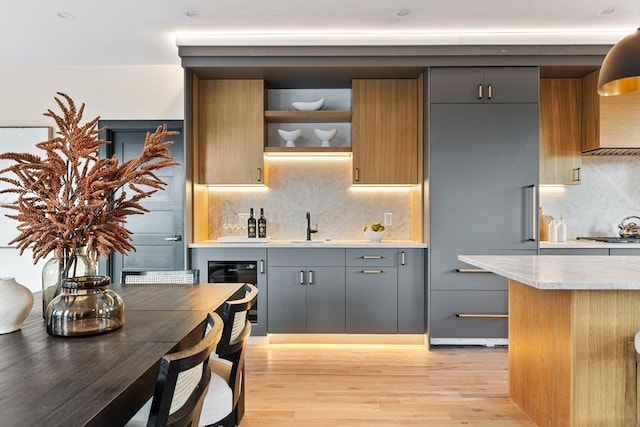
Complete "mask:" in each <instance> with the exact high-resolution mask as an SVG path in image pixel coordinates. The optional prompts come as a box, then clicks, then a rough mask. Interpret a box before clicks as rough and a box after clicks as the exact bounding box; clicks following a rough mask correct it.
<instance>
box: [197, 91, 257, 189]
mask: <svg viewBox="0 0 640 427" xmlns="http://www.w3.org/2000/svg"><path fill="white" fill-rule="evenodd" d="M194 85H196V86H197V87H196V88H194V94H197V98H195V97H194V119H195V120H194V142H195V146H196V147H197V149H196V150H195V153H196V155H197V157H198V160H197V164H198V171H199V173H198V175H197V176H198V178H199V182H200V183H202V184H222V185H225V184H266V182H265V179H266V177H267V174H266V171H265V164H264V156H263V148H264V141H265V122H264V107H265V84H264V80H197V81H196V82H195V83H194Z"/></svg>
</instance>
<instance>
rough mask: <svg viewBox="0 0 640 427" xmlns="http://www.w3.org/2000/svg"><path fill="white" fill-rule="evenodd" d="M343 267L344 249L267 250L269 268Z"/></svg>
mask: <svg viewBox="0 0 640 427" xmlns="http://www.w3.org/2000/svg"><path fill="white" fill-rule="evenodd" d="M271 266H279V267H296V266H307V267H310V266H317V267H344V249H337V248H295V249H288V248H286V249H269V267H271Z"/></svg>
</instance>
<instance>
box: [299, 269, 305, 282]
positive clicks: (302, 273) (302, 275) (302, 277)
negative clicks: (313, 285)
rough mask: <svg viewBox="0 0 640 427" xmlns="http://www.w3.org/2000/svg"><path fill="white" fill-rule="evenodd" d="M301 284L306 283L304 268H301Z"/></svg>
mask: <svg viewBox="0 0 640 427" xmlns="http://www.w3.org/2000/svg"><path fill="white" fill-rule="evenodd" d="M300 284H301V285H304V270H300Z"/></svg>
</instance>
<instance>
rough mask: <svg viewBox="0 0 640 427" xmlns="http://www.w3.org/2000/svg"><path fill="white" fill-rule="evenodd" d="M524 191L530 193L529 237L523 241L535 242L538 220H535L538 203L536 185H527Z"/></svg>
mask: <svg viewBox="0 0 640 427" xmlns="http://www.w3.org/2000/svg"><path fill="white" fill-rule="evenodd" d="M526 190H530V191H531V235H530V236H528V237H526V238H525V240H528V241H530V242H535V241H536V240H537V239H538V220H537V219H536V217H537V215H538V203H536V193H537V191H536V185H535V184H532V185H528V186H526V187H525V191H526ZM525 216H526V214H525ZM525 221H526V219H525Z"/></svg>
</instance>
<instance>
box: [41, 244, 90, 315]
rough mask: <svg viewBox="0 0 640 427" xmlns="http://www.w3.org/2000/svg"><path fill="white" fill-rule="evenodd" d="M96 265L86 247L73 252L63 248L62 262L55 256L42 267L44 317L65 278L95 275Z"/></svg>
mask: <svg viewBox="0 0 640 427" xmlns="http://www.w3.org/2000/svg"><path fill="white" fill-rule="evenodd" d="M95 275H96V265H95V264H94V263H93V262H91V260H90V259H89V257H88V256H87V251H86V248H84V247H82V248H78V249H76V250H75V251H74V252H73V253H71V250H70V249H63V251H62V262H59V261H58V258H56V257H55V256H54V257H53V258H51V259H49V260H48V261H47V262H46V264H45V265H44V267H43V268H42V317H45V314H46V312H47V305H49V303H50V302H51V300H52V299H53V298H55V297H56V296H57V295H58V294H59V293H60V290H61V289H62V283H63V281H64V279H67V278H69V277H79V276H95Z"/></svg>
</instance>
